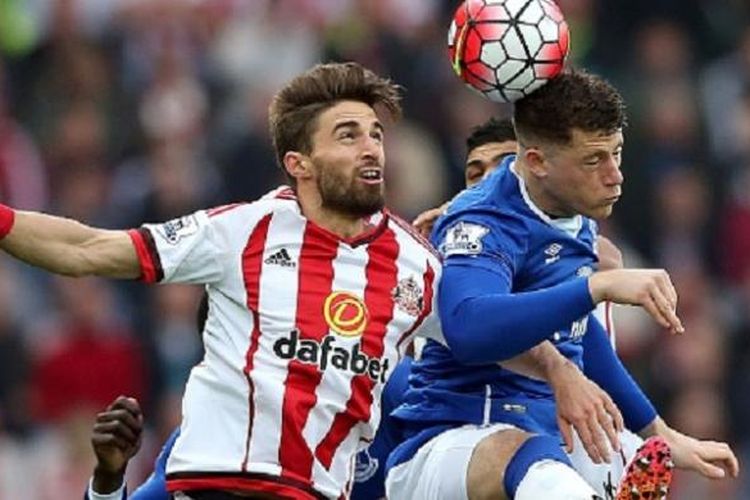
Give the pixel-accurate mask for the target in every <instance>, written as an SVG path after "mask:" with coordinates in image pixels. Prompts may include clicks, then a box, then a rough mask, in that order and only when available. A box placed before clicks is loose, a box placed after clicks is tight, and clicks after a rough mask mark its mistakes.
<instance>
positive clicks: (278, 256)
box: [263, 248, 297, 268]
mask: <svg viewBox="0 0 750 500" xmlns="http://www.w3.org/2000/svg"><path fill="white" fill-rule="evenodd" d="M263 262H265V263H266V264H268V265H271V266H274V265H275V266H281V267H290V268H295V267H297V263H296V262H294V261H293V260H292V257H291V256H290V255H289V252H288V251H287V249H286V248H282V249H281V250H279V251H278V252H276V253H273V254H271V255H269V256H268V257H266V260H264V261H263Z"/></svg>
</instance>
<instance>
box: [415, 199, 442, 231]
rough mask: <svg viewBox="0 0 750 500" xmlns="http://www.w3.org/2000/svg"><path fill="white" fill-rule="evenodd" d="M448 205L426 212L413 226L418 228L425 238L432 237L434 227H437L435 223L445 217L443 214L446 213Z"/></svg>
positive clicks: (420, 215) (418, 216)
mask: <svg viewBox="0 0 750 500" xmlns="http://www.w3.org/2000/svg"><path fill="white" fill-rule="evenodd" d="M446 205H447V204H446ZM446 205H443V206H441V207H437V208H431V209H429V210H425V211H424V212H422V213H421V214H419V215H417V218H416V219H414V222H412V225H413V226H414V227H415V228H417V231H419V234H421V235H422V236H424V237H425V238H429V237H430V233H431V232H432V227H433V226H434V225H435V221H436V220H438V217H440V216H441V215H443V212H445V208H446Z"/></svg>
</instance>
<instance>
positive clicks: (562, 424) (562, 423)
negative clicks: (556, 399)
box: [557, 416, 573, 453]
mask: <svg viewBox="0 0 750 500" xmlns="http://www.w3.org/2000/svg"><path fill="white" fill-rule="evenodd" d="M557 427H558V428H559V429H560V434H562V438H563V443H565V451H566V452H567V453H573V427H572V426H571V425H570V422H568V421H567V420H565V419H564V418H561V417H559V416H558V417H557Z"/></svg>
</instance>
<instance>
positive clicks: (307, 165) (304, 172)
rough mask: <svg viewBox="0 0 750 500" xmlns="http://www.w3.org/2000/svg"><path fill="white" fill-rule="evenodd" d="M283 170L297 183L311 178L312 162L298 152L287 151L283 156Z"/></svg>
mask: <svg viewBox="0 0 750 500" xmlns="http://www.w3.org/2000/svg"><path fill="white" fill-rule="evenodd" d="M284 169H285V170H286V171H287V173H288V174H289V175H290V176H291V177H293V178H294V179H297V180H298V181H299V180H300V179H307V178H310V177H311V176H312V162H311V161H310V158H309V157H308V156H307V155H304V154H302V153H300V152H299V151H287V152H286V153H285V154H284Z"/></svg>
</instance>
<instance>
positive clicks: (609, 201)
mask: <svg viewBox="0 0 750 500" xmlns="http://www.w3.org/2000/svg"><path fill="white" fill-rule="evenodd" d="M619 199H620V195H619V194H618V195H617V196H610V197H609V198H606V199H605V200H604V204H605V205H614V204H615V203H617V200H619Z"/></svg>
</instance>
